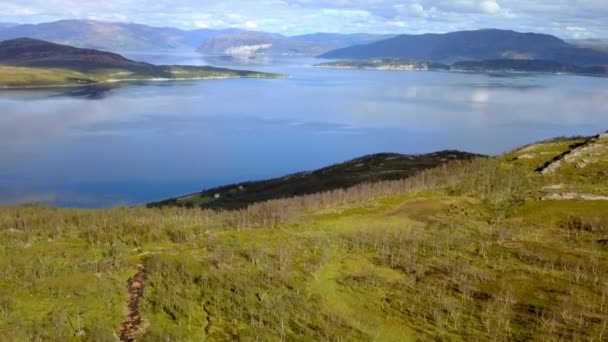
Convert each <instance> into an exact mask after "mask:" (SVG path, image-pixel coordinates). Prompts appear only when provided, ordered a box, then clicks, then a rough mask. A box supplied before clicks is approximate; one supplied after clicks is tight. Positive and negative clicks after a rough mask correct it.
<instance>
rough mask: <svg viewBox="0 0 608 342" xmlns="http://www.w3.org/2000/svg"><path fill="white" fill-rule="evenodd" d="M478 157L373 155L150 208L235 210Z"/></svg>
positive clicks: (463, 154)
mask: <svg viewBox="0 0 608 342" xmlns="http://www.w3.org/2000/svg"><path fill="white" fill-rule="evenodd" d="M478 156H479V155H475V154H471V153H466V152H460V151H441V152H435V153H429V154H423V155H402V154H394V153H383V154H375V155H370V156H365V157H361V158H357V159H354V160H351V161H348V162H345V163H341V164H336V165H332V166H329V167H326V168H323V169H319V170H316V171H312V172H302V173H297V174H293V175H289V176H286V177H281V178H276V179H270V180H264V181H257V182H245V183H240V184H233V185H228V186H223V187H218V188H214V189H209V190H205V191H203V192H200V193H197V194H193V195H189V196H185V197H180V198H175V199H169V200H166V201H161V202H157V203H151V204H150V205H149V206H150V207H163V206H187V207H196V206H200V207H202V208H216V209H219V208H221V209H238V208H244V207H247V206H248V205H250V204H253V203H256V202H263V201H268V200H271V199H278V198H288V197H292V196H300V195H306V194H312V193H317V192H323V191H329V190H335V189H341V188H348V187H351V186H353V185H356V184H361V183H365V182H378V181H383V180H395V179H402V178H407V177H410V176H412V175H414V174H416V173H418V172H420V171H422V170H426V169H430V168H433V167H437V166H439V165H442V164H444V163H447V162H449V161H452V160H463V159H472V158H475V157H478Z"/></svg>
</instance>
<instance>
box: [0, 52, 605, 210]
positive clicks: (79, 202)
mask: <svg viewBox="0 0 608 342" xmlns="http://www.w3.org/2000/svg"><path fill="white" fill-rule="evenodd" d="M142 57H145V58H148V59H147V60H148V61H151V60H150V59H155V60H164V61H165V62H166V63H167V64H176V63H180V62H184V63H183V64H193V63H192V61H193V60H196V61H197V63H200V64H205V63H208V61H205V60H203V59H202V57H201V56H198V55H191V54H190V55H176V54H170V55H167V56H165V55H153V56H151V57H150V56H147V57H146V56H142ZM139 59H144V58H139ZM213 63H214V64H215V65H218V66H227V67H241V68H243V67H246V65H245V64H244V63H247V62H243V61H238V60H214V61H213ZM313 63H314V61H312V60H309V59H302V60H294V59H288V58H284V59H283V58H280V59H277V60H273V61H271V62H266V63H265V64H260V65H258V66H256V67H255V68H256V69H262V70H264V71H272V72H281V73H287V74H290V75H291V76H292V77H291V78H290V79H280V80H255V79H238V80H214V81H192V82H152V83H146V82H143V83H140V84H116V85H112V86H99V87H85V88H72V89H54V90H53V89H46V90H41V91H16V90H11V91H0V112H1V113H2V115H0V165H1V166H2V168H0V203H15V202H23V201H32V200H39V201H43V202H47V203H53V204H60V205H75V206H87V207H98V206H111V205H116V204H121V203H122V204H133V203H141V202H146V201H152V200H158V199H162V198H164V197H170V196H174V195H178V194H180V193H187V192H192V191H196V190H199V189H202V188H205V187H209V186H214V185H219V184H223V183H230V182H235V181H241V180H248V179H258V178H265V177H272V176H279V175H283V174H286V173H290V172H295V171H300V170H307V169H313V168H317V167H321V166H324V165H327V164H331V163H335V162H339V161H343V160H346V159H350V158H352V157H356V156H359V155H363V154H368V153H376V152H401V153H422V152H429V151H435V150H441V149H462V150H468V151H472V152H478V153H486V154H496V153H500V152H503V151H506V150H510V149H512V148H513V147H515V146H518V145H521V144H525V143H528V142H530V141H535V140H540V139H545V138H549V137H553V136H558V135H579V134H582V135H586V134H593V133H597V132H598V131H601V130H605V129H607V128H608V108H606V106H605V104H606V103H608V87H606V85H607V83H606V82H608V80H606V79H599V78H587V77H577V76H563V77H557V76H547V75H535V76H533V77H523V76H518V77H514V78H513V77H494V76H488V75H479V74H453V73H433V72H427V73H423V72H421V73H416V72H413V73H408V72H386V71H370V70H364V71H359V70H331V69H316V68H310V67H309V65H310V64H313Z"/></svg>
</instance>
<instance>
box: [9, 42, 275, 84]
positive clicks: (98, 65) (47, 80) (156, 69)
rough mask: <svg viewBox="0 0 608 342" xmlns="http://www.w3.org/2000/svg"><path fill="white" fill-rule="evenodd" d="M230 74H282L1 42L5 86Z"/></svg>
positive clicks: (217, 76)
mask: <svg viewBox="0 0 608 342" xmlns="http://www.w3.org/2000/svg"><path fill="white" fill-rule="evenodd" d="M229 77H255V78H274V77H281V76H280V75H276V74H269V73H261V72H255V71H244V70H231V69H222V68H214V67H209V66H181V65H153V64H149V63H143V62H137V61H133V60H130V59H127V58H125V57H123V56H121V55H119V54H115V53H111V52H105V51H99V50H94V49H81V48H77V47H73V46H68V45H60V44H54V43H49V42H46V41H42V40H36V39H30V38H20V39H13V40H7V41H3V42H0V86H4V87H37V86H65V85H70V86H73V85H83V84H85V85H86V84H93V83H100V82H119V81H146V80H182V79H205V78H229Z"/></svg>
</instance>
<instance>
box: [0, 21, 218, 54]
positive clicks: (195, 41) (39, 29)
mask: <svg viewBox="0 0 608 342" xmlns="http://www.w3.org/2000/svg"><path fill="white" fill-rule="evenodd" d="M221 32H222V31H215V30H207V29H203V30H193V31H183V30H179V29H176V28H170V27H152V26H146V25H140V24H131V23H107V22H100V21H94V20H60V21H56V22H52V23H44V24H37V25H17V26H13V27H8V28H5V29H3V30H0V41H1V40H7V39H15V38H34V39H41V40H45V41H50V42H53V43H58V44H67V45H72V46H77V47H82V48H93V49H104V50H112V51H127V50H161V49H179V48H194V47H197V46H199V45H200V44H201V43H202V42H203V41H204V40H205V39H207V38H209V37H211V36H213V35H214V34H217V33H221Z"/></svg>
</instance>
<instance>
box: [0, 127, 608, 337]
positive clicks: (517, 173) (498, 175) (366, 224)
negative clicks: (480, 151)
mask: <svg viewBox="0 0 608 342" xmlns="http://www.w3.org/2000/svg"><path fill="white" fill-rule="evenodd" d="M605 142H606V139H605V138H604V137H600V136H598V137H593V138H591V139H589V138H575V139H559V140H555V141H551V142H544V143H539V144H535V145H531V146H527V147H525V148H522V149H519V150H516V151H513V152H512V153H509V154H506V155H504V156H500V157H497V158H492V159H479V160H475V161H464V162H462V161H461V162H454V163H451V164H449V165H447V166H442V167H440V168H438V169H433V170H428V171H423V172H422V173H419V174H418V175H416V176H413V177H410V178H408V179H407V180H403V181H387V182H381V183H375V184H364V185H358V186H356V187H354V188H351V189H349V190H337V191H334V192H328V193H322V194H314V195H308V196H304V197H299V198H293V199H284V200H277V201H270V202H265V203H261V204H255V205H252V206H249V207H248V208H247V209H243V210H237V211H226V212H215V211H206V210H200V209H184V208H163V209H144V208H135V209H111V210H104V211H88V210H68V209H55V208H48V207H43V206H36V205H33V206H20V207H12V208H2V209H0V272H2V277H0V340H10V341H19V340H68V339H72V340H96V341H100V340H101V341H103V340H107V341H114V340H115V339H116V337H115V336H118V335H119V333H120V331H121V330H120V327H121V322H123V326H124V322H125V320H126V314H127V313H131V312H132V311H131V306H130V307H129V309H127V308H126V306H127V303H128V302H131V301H130V300H129V293H128V292H127V279H128V278H130V277H133V276H134V275H136V274H139V277H137V278H134V279H139V280H138V282H137V284H135V287H138V286H143V287H144V289H145V290H144V292H143V296H142V297H137V296H136V298H137V299H138V300H137V303H138V305H137V307H136V309H137V316H138V317H140V318H141V321H140V322H139V323H138V324H135V325H134V326H133V327H132V329H130V330H129V334H130V335H129V336H130V337H134V338H136V339H138V340H144V341H158V340H164V341H200V340H208V341H225V340H243V341H256V340H258V341H281V340H288V341H316V340H327V341H345V340H347V341H410V340H412V341H414V340H468V341H501V340H504V341H507V340H568V341H570V340H585V341H602V340H605V339H606V337H607V333H608V328H607V322H608V283H607V282H606V279H608V201H606V200H602V196H606V195H608V194H607V193H606V192H604V190H602V189H606V186H608V178H607V177H601V175H602V173H601V172H602V171H601V170H600V165H604V164H603V163H605V159H604V158H606V157H607V154H606V153H604V152H601V153H600V152H599V151H603V148H604V147H605V145H604V144H605ZM567 156H570V158H567ZM560 160H561V161H562V165H561V166H560V167H551V165H553V164H554V163H555V162H556V161H560ZM581 160H585V163H582V162H581ZM549 168H553V169H554V170H553V171H552V172H545V170H547V169H549ZM586 182H589V184H593V187H591V186H589V184H587V183H586ZM556 185H560V187H557V186H556ZM592 188H593V189H594V190H593V191H591V190H592ZM566 193H577V194H578V195H579V196H574V197H572V196H565V195H564V194H566ZM584 194H587V195H590V194H593V195H594V196H596V197H586V196H582V195H584ZM592 199H593V200H592ZM138 265H139V266H138ZM142 270H143V272H144V274H145V280H142V279H144V278H142V274H141V273H140V272H142ZM129 288H130V289H133V288H134V286H133V282H132V283H131V286H130V287H129ZM132 298H133V297H131V299H132ZM126 322H137V320H127V321H126Z"/></svg>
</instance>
